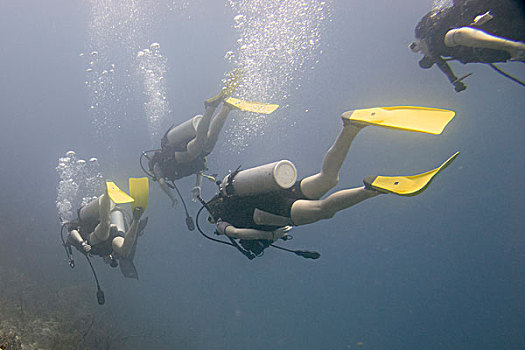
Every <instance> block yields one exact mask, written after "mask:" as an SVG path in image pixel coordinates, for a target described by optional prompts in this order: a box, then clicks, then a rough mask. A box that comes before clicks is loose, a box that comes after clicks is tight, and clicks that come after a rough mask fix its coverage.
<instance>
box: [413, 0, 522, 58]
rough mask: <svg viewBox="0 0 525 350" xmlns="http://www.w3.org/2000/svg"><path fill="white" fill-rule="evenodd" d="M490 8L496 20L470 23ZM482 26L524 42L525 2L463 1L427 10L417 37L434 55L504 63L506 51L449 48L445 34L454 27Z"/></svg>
mask: <svg viewBox="0 0 525 350" xmlns="http://www.w3.org/2000/svg"><path fill="white" fill-rule="evenodd" d="M487 11H490V13H491V14H492V16H494V18H493V19H491V20H490V21H488V22H487V23H485V24H483V25H481V26H471V23H472V22H473V20H474V18H475V17H476V16H478V15H481V14H484V13H486V12H487ZM469 26H471V27H472V28H476V29H481V30H483V31H484V32H487V33H489V34H492V35H495V36H499V37H503V38H507V39H510V40H514V41H525V5H524V3H523V0H462V1H455V2H454V6H452V7H448V8H443V9H437V10H433V11H431V12H429V13H427V14H426V15H425V16H424V17H423V18H422V19H421V21H420V22H419V23H418V25H417V26H416V30H415V33H416V38H418V39H424V40H425V41H426V43H427V46H428V50H429V51H430V55H431V56H432V57H439V56H443V57H451V58H453V59H456V60H458V61H460V62H462V63H471V62H481V63H493V62H505V61H507V60H508V59H509V58H510V55H509V54H508V53H507V52H506V51H500V50H493V49H485V48H471V47H466V46H461V45H459V46H454V47H447V46H446V45H445V43H444V39H445V34H446V33H447V32H448V31H449V30H451V29H455V28H460V27H469Z"/></svg>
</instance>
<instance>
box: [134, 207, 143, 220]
mask: <svg viewBox="0 0 525 350" xmlns="http://www.w3.org/2000/svg"><path fill="white" fill-rule="evenodd" d="M143 213H144V209H142V207H136V208H135V209H133V220H139V219H140V217H141V216H142V214H143Z"/></svg>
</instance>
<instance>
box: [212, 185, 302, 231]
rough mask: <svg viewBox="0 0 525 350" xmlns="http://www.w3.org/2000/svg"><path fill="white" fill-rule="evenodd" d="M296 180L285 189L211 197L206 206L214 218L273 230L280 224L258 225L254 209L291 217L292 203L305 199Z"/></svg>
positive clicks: (249, 226)
mask: <svg viewBox="0 0 525 350" xmlns="http://www.w3.org/2000/svg"><path fill="white" fill-rule="evenodd" d="M300 184H301V182H300V181H297V182H296V183H295V184H294V185H293V186H292V187H291V188H289V189H286V190H278V191H272V192H267V193H262V194H257V195H253V196H238V195H231V196H227V195H223V194H218V195H216V196H215V197H213V198H212V199H211V200H210V201H209V202H208V203H207V207H208V209H209V210H210V211H211V214H212V215H213V216H214V218H215V219H216V220H218V219H221V220H223V221H226V222H228V223H230V224H232V225H233V226H235V227H238V228H251V229H256V230H261V231H275V230H276V229H278V228H279V227H281V226H273V225H258V224H256V223H255V221H254V220H253V214H254V212H255V209H259V210H262V211H265V212H267V213H271V214H275V215H279V216H282V217H286V218H291V210H292V205H293V204H294V203H295V201H297V200H299V199H307V198H306V197H305V195H304V194H303V193H302V191H301V186H300Z"/></svg>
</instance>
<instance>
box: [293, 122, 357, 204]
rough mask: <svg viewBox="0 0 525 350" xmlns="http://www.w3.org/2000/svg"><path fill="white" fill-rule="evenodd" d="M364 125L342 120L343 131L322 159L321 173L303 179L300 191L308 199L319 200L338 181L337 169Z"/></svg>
mask: <svg viewBox="0 0 525 350" xmlns="http://www.w3.org/2000/svg"><path fill="white" fill-rule="evenodd" d="M363 127H364V125H355V124H353V123H352V122H350V121H349V120H348V119H344V118H343V130H341V132H340V133H339V136H337V139H336V140H335V142H334V144H333V145H332V147H330V149H329V150H328V152H327V153H326V155H325V156H324V159H323V166H322V169H321V172H319V173H318V174H315V175H312V176H309V177H307V178H304V179H303V180H302V181H301V191H302V192H303V194H304V195H305V196H306V197H307V198H309V199H319V198H321V197H322V196H323V195H324V194H325V193H326V192H328V191H329V190H330V189H331V188H333V187H334V186H335V185H337V182H338V181H339V169H341V165H342V164H343V161H344V160H345V157H346V154H347V153H348V150H349V149H350V145H351V144H352V141H353V140H354V138H355V137H356V136H357V133H359V131H360V130H361V129H362V128H363Z"/></svg>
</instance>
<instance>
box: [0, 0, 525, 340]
mask: <svg viewBox="0 0 525 350" xmlns="http://www.w3.org/2000/svg"><path fill="white" fill-rule="evenodd" d="M446 5H447V2H444V1H441V2H437V1H432V0H423V1H421V0H404V1H391V0H376V1H356V0H326V1H316V0H221V1H219V0H214V1H210V0H193V1H189V0H180V1H175V0H173V1H171V0H143V1H135V0H133V1H129V0H112V1H110V0H82V1H80V0H77V1H71V0H47V1H38V0H25V1H20V0H2V1H0V33H1V34H0V36H1V38H2V40H1V42H2V48H1V53H2V54H1V55H0V62H1V63H2V69H1V71H0V82H1V83H0V89H1V93H0V101H1V118H2V126H1V127H0V140H1V141H0V142H1V149H2V152H0V164H2V170H1V172H0V177H1V178H0V180H1V183H2V186H0V194H1V198H2V204H1V210H0V220H1V223H2V224H1V225H0V238H1V240H0V344H1V343H2V342H3V341H5V342H6V344H7V342H9V344H10V345H9V346H12V348H13V349H18V348H23V349H42V348H43V349H334V350H335V349H436V350H438V349H439V350H440V349H461V350H463V349H476V350H479V349H524V348H525V316H524V315H525V298H524V295H525V221H524V220H523V212H524V209H525V205H524V203H523V199H524V198H525V186H523V183H524V181H523V179H522V177H521V175H522V174H523V173H525V157H524V155H523V151H524V149H525V147H524V146H525V138H524V137H523V133H524V132H525V118H524V117H525V115H524V110H525V98H524V96H525V94H524V92H525V90H524V89H523V87H521V86H519V85H518V84H515V83H513V82H512V81H510V80H508V79H505V78H504V77H502V76H500V75H498V74H496V73H495V72H494V71H493V70H491V69H490V67H487V66H484V65H480V64H469V65H462V64H457V63H456V64H454V63H452V65H453V68H454V69H455V70H456V71H457V74H458V75H464V74H466V73H469V72H472V73H473V75H472V76H470V77H469V78H468V79H467V80H466V84H467V85H468V88H467V90H465V91H463V92H461V93H456V92H454V90H453V88H452V86H451V85H450V84H449V83H448V82H447V80H446V78H445V77H444V76H442V74H441V72H439V71H438V70H437V69H436V68H433V69H430V70H422V69H420V68H419V66H418V60H419V58H420V57H419V55H416V54H414V53H412V52H410V50H409V49H408V47H407V46H408V44H409V43H410V42H412V41H413V39H414V27H415V26H416V24H417V22H418V21H419V20H420V18H421V17H422V16H423V15H424V14H426V13H427V12H428V11H430V10H431V8H432V7H433V6H446ZM501 67H502V68H504V69H506V70H508V71H509V72H511V73H512V74H515V75H516V76H518V77H520V78H521V79H523V78H525V69H524V68H525V66H524V64H523V63H519V62H512V63H507V64H505V65H501ZM234 68H242V69H243V72H244V78H243V82H242V84H241V86H240V87H239V89H238V91H237V92H236V93H235V95H234V96H235V97H239V98H244V99H248V100H256V101H262V102H269V103H277V104H279V105H280V107H279V109H278V110H277V111H275V112H274V113H272V114H270V115H267V116H264V115H257V114H251V113H242V112H239V111H234V112H232V113H231V115H230V116H229V118H228V120H227V122H226V124H225V126H224V128H223V131H222V133H221V135H220V137H219V141H218V143H217V146H216V147H215V149H214V151H213V152H212V154H211V155H210V156H209V157H208V167H209V168H210V172H211V173H217V174H219V178H222V177H223V176H224V175H226V174H227V173H228V172H229V171H231V170H234V169H236V168H237V167H238V166H239V165H241V166H242V167H243V168H249V167H253V166H257V165H261V164H265V163H270V162H274V161H277V160H280V159H288V160H290V161H292V162H293V163H294V164H295V166H296V167H297V169H298V176H299V178H302V177H305V176H308V175H311V174H314V173H316V172H318V171H319V169H320V167H321V162H322V159H323V156H324V154H325V152H326V151H327V150H328V148H329V147H330V146H331V145H332V143H333V141H334V139H335V137H336V136H337V135H338V133H339V131H340V129H341V126H342V121H341V118H340V116H341V114H342V113H343V112H345V111H348V110H352V109H359V108H369V107H376V106H398V105H399V106H428V107H437V108H443V109H450V110H453V111H455V112H456V116H455V118H454V119H453V120H452V121H451V122H450V123H449V125H448V126H447V127H446V129H445V130H444V132H443V133H442V134H441V135H429V134H422V133H410V132H404V131H397V130H392V129H385V128H377V127H368V128H366V129H364V130H363V131H362V132H361V133H360V134H359V136H358V137H357V138H356V139H355V140H354V142H353V144H352V147H351V149H350V152H349V154H348V156H347V157H346V160H345V162H344V164H343V167H342V169H341V172H340V180H339V183H338V185H337V187H336V188H334V189H333V190H332V191H331V192H333V191H335V190H340V189H345V188H353V187H358V186H362V181H363V178H364V177H366V176H368V175H372V174H381V175H392V174H415V173H419V172H422V171H427V170H430V169H433V168H434V167H436V166H437V165H438V164H440V163H441V162H443V161H444V160H445V159H447V158H448V157H449V156H450V155H452V154H453V153H454V152H456V151H459V152H460V155H459V156H458V158H457V159H456V160H455V161H454V163H452V164H451V165H450V166H449V167H448V168H447V169H446V170H445V171H443V173H441V174H440V175H439V176H438V177H437V178H435V179H434V181H433V182H432V184H431V185H430V186H429V188H428V189H427V190H426V191H425V192H423V193H421V194H420V195H418V196H415V197H400V196H395V195H388V196H378V197H377V198H373V199H370V200H367V201H365V202H362V203H360V204H359V205H356V206H354V207H351V208H349V209H346V210H344V211H341V212H339V213H337V214H336V215H335V216H334V217H333V218H332V219H330V220H323V221H319V222H317V223H314V224H311V225H307V226H299V227H294V229H293V230H292V232H291V233H292V235H293V237H294V239H293V240H292V241H289V242H286V243H281V245H282V246H285V247H287V248H293V249H308V250H315V251H319V252H320V253H321V257H320V258H319V259H318V260H306V259H302V258H300V257H297V256H296V255H294V254H290V253H286V252H283V251H280V250H277V249H267V250H266V251H265V254H264V256H262V257H259V258H256V259H254V260H252V261H249V260H248V259H246V258H245V257H244V256H243V255H242V254H240V253H239V252H238V251H236V250H235V249H232V248H230V247H227V246H225V245H221V244H215V243H213V242H210V241H208V240H206V239H204V238H203V237H202V236H201V235H200V234H199V233H198V232H197V231H193V232H190V231H188V229H187V228H186V225H185V215H184V210H183V208H182V206H181V203H179V205H178V206H177V207H176V208H172V207H171V205H170V201H169V199H168V198H167V197H166V196H165V195H164V194H163V193H162V192H161V191H160V189H159V187H158V185H157V184H156V183H153V182H150V197H149V203H148V207H147V210H146V213H145V215H146V216H148V217H149V223H148V226H147V228H146V231H145V234H144V236H142V237H140V239H139V241H138V246H137V252H136V257H135V261H134V262H135V265H136V267H137V270H138V273H139V279H138V280H134V279H125V278H124V277H123V276H122V275H121V273H120V271H119V270H118V269H111V268H110V267H109V266H108V265H106V264H104V263H103V261H102V260H101V259H99V258H96V257H93V258H92V261H93V265H94V267H95V269H96V271H97V274H98V279H99V281H100V284H101V287H102V289H103V290H104V292H105V297H106V304H105V305H103V306H100V305H98V304H97V300H96V285H95V282H94V280H93V276H92V274H91V271H90V268H89V265H88V263H87V261H85V259H83V257H82V256H81V255H80V254H79V253H78V252H76V251H75V252H74V256H75V260H76V265H77V266H76V267H75V268H74V269H71V268H70V267H69V266H68V263H67V258H66V256H65V253H64V248H63V247H62V246H61V245H62V242H61V240H60V235H59V231H60V225H61V220H68V219H71V218H72V217H73V216H74V215H75V213H76V209H77V208H78V206H79V205H80V204H81V202H82V200H84V201H85V200H87V198H91V197H93V196H98V195H100V194H101V193H102V187H101V184H102V183H103V180H107V181H114V182H115V183H116V184H118V185H119V186H121V188H122V189H123V190H124V191H126V192H127V191H128V188H127V179H128V178H129V177H141V176H144V174H143V173H142V170H141V169H140V166H139V156H140V154H141V152H142V151H143V150H149V149H152V148H158V147H159V146H160V139H161V137H162V135H163V134H164V132H165V131H166V130H167V129H168V128H169V127H170V126H171V125H173V124H179V123H181V122H183V121H185V120H187V119H189V118H191V117H192V116H194V115H195V114H199V113H202V112H203V101H204V100H205V99H207V98H209V97H212V96H214V95H216V94H217V93H218V92H219V91H220V89H221V87H222V86H223V81H224V79H225V77H226V76H227V75H228V73H229V72H230V71H232V70H233V69H234ZM68 151H74V152H75V153H76V154H75V156H74V157H73V158H71V159H73V160H70V158H67V157H66V152H68ZM66 158H67V159H66ZM91 158H96V160H91V161H90V159H91ZM78 160H84V161H85V162H86V163H85V164H83V163H82V162H81V163H78V162H77V161H78ZM68 162H69V163H68ZM79 164H80V165H79ZM88 167H90V168H89V169H88ZM61 180H66V182H60V181H61ZM67 181H69V182H67ZM193 181H194V180H193V178H191V179H190V178H186V179H183V180H181V181H179V182H178V184H179V188H180V189H181V192H182V194H183V196H184V197H185V199H186V204H187V205H188V210H189V211H190V213H191V215H192V216H193V217H194V218H195V214H196V213H197V211H198V210H199V208H200V205H199V204H198V203H195V202H192V201H191V199H190V198H191V188H192V187H193ZM97 191H98V192H97ZM216 192H217V186H216V185H215V184H214V183H212V182H208V181H206V180H205V181H204V183H203V189H202V196H203V198H205V199H209V198H211V197H212V196H213V195H214V194H215V193H216ZM57 205H58V206H57ZM60 216H62V218H60ZM67 216H69V217H67ZM200 225H201V226H202V227H203V229H204V230H205V231H206V232H207V233H210V234H211V233H212V232H213V229H214V228H213V226H212V225H210V224H208V223H206V221H205V220H204V218H203V217H201V221H200ZM13 344H15V345H13ZM17 346H18V347H17Z"/></svg>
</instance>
